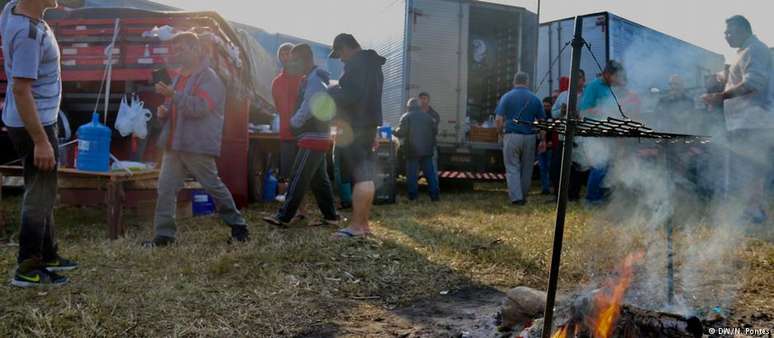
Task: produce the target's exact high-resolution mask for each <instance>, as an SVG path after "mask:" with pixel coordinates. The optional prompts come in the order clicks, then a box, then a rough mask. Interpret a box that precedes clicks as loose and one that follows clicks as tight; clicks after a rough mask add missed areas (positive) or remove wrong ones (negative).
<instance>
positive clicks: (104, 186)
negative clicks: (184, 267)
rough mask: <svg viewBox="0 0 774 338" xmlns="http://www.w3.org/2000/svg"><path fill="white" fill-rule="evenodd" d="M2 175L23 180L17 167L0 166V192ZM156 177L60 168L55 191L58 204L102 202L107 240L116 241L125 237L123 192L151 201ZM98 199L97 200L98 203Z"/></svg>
mask: <svg viewBox="0 0 774 338" xmlns="http://www.w3.org/2000/svg"><path fill="white" fill-rule="evenodd" d="M3 175H5V176H23V175H24V171H23V168H22V167H21V166H0V190H1V189H2V184H1V183H2V177H3ZM158 177H159V171H158V170H155V169H153V170H145V171H137V172H133V173H132V174H129V173H127V172H125V171H121V172H105V173H97V172H85V171H80V170H76V169H71V168H60V169H59V186H58V189H59V193H60V196H62V200H63V201H64V200H71V201H72V202H74V203H72V204H78V205H92V204H96V203H100V204H101V203H102V202H104V204H105V205H106V206H107V230H108V237H109V238H110V239H116V238H118V237H119V236H121V235H123V234H125V233H126V225H125V224H124V223H123V222H122V218H123V212H124V207H125V206H126V202H127V191H130V190H133V191H138V190H145V191H152V195H153V196H152V198H155V187H156V184H157V180H158ZM65 195H67V196H65ZM146 195H147V194H146ZM0 196H2V194H1V193H0ZM98 196H101V197H102V200H100V199H99V197H98ZM68 204H70V203H68ZM0 218H2V217H0Z"/></svg>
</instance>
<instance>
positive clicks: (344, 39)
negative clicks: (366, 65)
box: [328, 33, 360, 59]
mask: <svg viewBox="0 0 774 338" xmlns="http://www.w3.org/2000/svg"><path fill="white" fill-rule="evenodd" d="M343 47H360V44H359V43H358V42H357V40H355V37H354V36H352V34H347V33H341V34H339V35H336V38H335V39H333V48H332V49H331V53H330V54H328V57H329V58H331V59H338V58H339V57H340V55H339V49H341V48H343Z"/></svg>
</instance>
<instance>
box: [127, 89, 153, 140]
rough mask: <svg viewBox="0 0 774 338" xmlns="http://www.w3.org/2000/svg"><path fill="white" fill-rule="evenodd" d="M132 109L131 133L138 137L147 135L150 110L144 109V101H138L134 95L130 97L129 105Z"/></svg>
mask: <svg viewBox="0 0 774 338" xmlns="http://www.w3.org/2000/svg"><path fill="white" fill-rule="evenodd" d="M130 107H131V111H132V133H134V136H136V137H139V138H143V139H144V138H145V137H146V136H148V121H150V119H151V116H152V115H151V112H150V110H148V109H145V108H144V107H145V102H142V101H140V99H138V98H137V97H136V96H133V97H132V103H131V105H130Z"/></svg>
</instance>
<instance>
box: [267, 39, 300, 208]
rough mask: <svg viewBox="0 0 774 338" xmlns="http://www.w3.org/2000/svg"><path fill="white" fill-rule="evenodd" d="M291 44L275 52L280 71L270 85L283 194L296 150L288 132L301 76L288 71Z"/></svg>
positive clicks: (284, 45) (296, 101) (293, 138)
mask: <svg viewBox="0 0 774 338" xmlns="http://www.w3.org/2000/svg"><path fill="white" fill-rule="evenodd" d="M291 49H293V44H291V43H284V44H282V45H281V46H280V47H279V50H278V51H277V59H279V61H280V63H282V71H281V72H280V73H279V74H278V75H277V77H275V78H274V81H272V83H271V95H272V96H273V98H274V105H275V106H276V107H277V112H279V116H280V133H279V136H280V154H279V158H280V173H279V180H280V185H279V190H280V193H281V194H284V193H285V191H286V190H287V186H288V183H287V182H288V181H289V180H290V179H291V177H289V176H290V173H291V170H292V169H293V160H295V158H296V153H297V152H298V148H297V146H296V140H295V137H294V136H293V133H292V132H291V131H290V117H291V116H292V115H293V113H294V112H295V109H296V106H297V105H298V91H299V86H300V84H301V79H302V78H303V75H299V74H301V72H298V74H292V72H290V70H289V69H288V61H290V50H291Z"/></svg>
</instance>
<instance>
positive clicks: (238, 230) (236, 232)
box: [230, 225, 250, 243]
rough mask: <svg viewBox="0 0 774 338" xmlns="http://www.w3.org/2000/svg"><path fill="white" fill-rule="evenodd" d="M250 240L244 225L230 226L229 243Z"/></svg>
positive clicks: (248, 232)
mask: <svg viewBox="0 0 774 338" xmlns="http://www.w3.org/2000/svg"><path fill="white" fill-rule="evenodd" d="M249 240H250V231H248V230H247V226H246V225H232V226H231V240H230V242H240V243H244V242H247V241H249Z"/></svg>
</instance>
